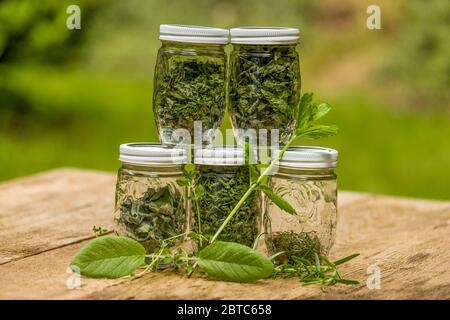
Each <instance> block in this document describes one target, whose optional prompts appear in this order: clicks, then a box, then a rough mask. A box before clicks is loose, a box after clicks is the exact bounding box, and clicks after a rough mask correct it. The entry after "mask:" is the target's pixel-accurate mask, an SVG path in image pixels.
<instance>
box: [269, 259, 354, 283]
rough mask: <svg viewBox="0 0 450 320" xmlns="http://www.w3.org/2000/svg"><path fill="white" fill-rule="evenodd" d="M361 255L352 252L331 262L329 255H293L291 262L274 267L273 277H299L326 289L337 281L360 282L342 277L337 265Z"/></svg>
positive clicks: (303, 281) (302, 280)
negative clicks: (310, 257) (311, 257)
mask: <svg viewBox="0 0 450 320" xmlns="http://www.w3.org/2000/svg"><path fill="white" fill-rule="evenodd" d="M357 256H359V254H357V253H356V254H352V255H350V256H347V257H345V258H342V259H339V260H337V261H334V262H331V261H329V260H328V258H327V257H325V256H321V255H318V254H317V253H314V255H313V257H314V260H313V261H311V260H310V259H306V258H304V257H297V256H291V259H290V261H291V262H287V261H286V262H284V263H283V264H281V265H278V266H276V267H275V268H274V272H273V277H278V276H281V277H284V278H291V277H298V278H299V279H300V281H301V282H302V283H303V284H305V285H310V284H317V285H320V286H321V287H322V289H324V287H325V286H331V285H334V284H336V283H342V284H359V282H358V281H356V280H350V279H345V278H342V276H341V275H340V273H339V271H338V269H337V266H338V265H341V264H343V263H345V262H347V261H350V260H352V259H354V258H356V257H357Z"/></svg>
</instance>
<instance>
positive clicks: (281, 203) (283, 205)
mask: <svg viewBox="0 0 450 320" xmlns="http://www.w3.org/2000/svg"><path fill="white" fill-rule="evenodd" d="M259 188H260V189H261V190H262V191H263V192H264V193H265V194H266V196H268V197H269V199H270V200H272V202H273V203H275V204H276V205H277V206H278V207H279V208H280V209H282V210H284V211H286V212H287V213H290V214H294V213H295V209H294V207H292V206H291V204H290V203H289V202H287V201H286V200H284V199H283V197H281V196H279V195H278V194H276V193H275V192H273V190H272V189H270V187H268V186H267V185H263V184H262V185H260V186H259Z"/></svg>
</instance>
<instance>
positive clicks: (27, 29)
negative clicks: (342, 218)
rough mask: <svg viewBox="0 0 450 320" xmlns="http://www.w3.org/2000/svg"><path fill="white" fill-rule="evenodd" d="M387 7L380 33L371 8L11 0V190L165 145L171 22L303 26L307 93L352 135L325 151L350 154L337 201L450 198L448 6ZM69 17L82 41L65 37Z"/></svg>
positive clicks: (0, 142) (250, 0)
mask: <svg viewBox="0 0 450 320" xmlns="http://www.w3.org/2000/svg"><path fill="white" fill-rule="evenodd" d="M378 3H379V5H380V7H381V9H382V30H377V31H370V30H367V29H366V27H365V23H366V18H367V14H366V8H367V6H368V5H369V4H372V2H371V1H369V0H360V1H356V0H340V1H335V0H323V1H320V2H318V1H317V2H316V1H314V2H313V1H307V0H283V1H281V0H280V1H275V2H274V1H272V0H270V1H269V0H259V1H256V0H246V1H239V0H229V1H225V0H197V1H195V4H194V3H193V2H191V1H183V0H170V1H162V0H161V1H157V0H148V1H144V0H128V1H120V0H109V1H107V0H68V1H61V0H44V1H35V0H2V1H1V2H0V166H1V167H2V170H1V171H0V180H5V179H10V178H13V177H17V176H21V175H27V174H30V173H34V172H38V171H42V170H45V169H50V168H53V167H58V166H77V167H83V168H94V169H103V170H115V169H117V167H118V166H119V163H118V161H117V156H118V145H119V144H120V143H124V142H130V141H156V139H157V134H156V128H155V125H154V120H153V115H152V110H151V95H152V92H151V91H152V80H151V79H152V73H153V68H154V62H155V57H156V51H157V49H158V47H159V45H160V43H159V40H158V31H159V25H160V24H161V23H179V24H195V25H210V26H217V27H224V28H230V27H234V26H245V25H247V26H248V25H269V26H298V27H300V29H301V43H300V46H299V51H300V56H301V64H302V65H301V69H302V77H303V80H304V82H303V84H304V88H303V89H302V90H303V91H309V90H313V91H315V92H316V95H317V96H318V99H320V98H322V99H323V100H327V101H330V102H331V103H332V104H333V106H334V110H333V112H332V115H331V119H328V120H329V121H335V122H336V123H337V124H338V125H339V126H340V129H341V130H340V134H339V135H338V136H337V137H335V138H331V139H329V140H326V141H324V142H323V143H322V145H329V146H334V147H336V148H338V149H339V151H340V165H339V169H338V176H339V184H340V188H341V189H352V190H362V191H373V192H378V193H391V194H397V195H407V196H416V197H430V198H442V199H450V194H449V192H448V187H447V183H448V181H449V180H450V177H449V175H450V173H449V172H448V170H446V168H448V167H449V166H450V157H449V154H450V150H449V148H450V146H449V144H448V141H447V137H448V136H449V135H450V131H449V130H450V129H449V128H450V119H449V116H448V109H449V108H448V94H449V90H448V87H449V78H448V77H449V58H448V57H449V56H450V55H449V53H450V52H449V50H450V49H449V45H450V41H448V40H449V32H450V31H449V30H450V29H449V28H448V24H449V19H448V18H449V2H448V1H445V0H432V1H427V2H421V1H418V0H414V1H407V0H401V1H395V2H394V1H388V0H379V1H378ZM71 4H77V5H79V6H80V7H81V26H82V28H81V30H68V29H67V28H66V19H67V17H68V14H67V13H66V9H67V6H68V5H71ZM379 72H384V78H383V81H382V83H381V86H380V84H379V83H377V81H376V79H377V78H376V75H377V74H379ZM386 79H392V81H393V83H392V84H389V85H388V82H386ZM394 88H401V89H402V91H401V93H402V94H401V95H400V99H398V98H397V97H396V96H395V95H392V96H391V91H392V89H394ZM430 97H431V98H430ZM418 101H424V103H420V104H421V105H423V106H425V107H426V110H427V111H430V112H427V113H423V112H421V111H418V110H416V108H414V106H415V105H416V104H419V102H418ZM401 104H404V105H410V106H412V108H409V109H405V108H399V105H401ZM437 106H440V108H439V107H437ZM222 127H223V129H225V128H229V127H230V122H229V119H228V118H226V119H225V121H224V124H223V126H222ZM430 185H431V186H432V187H430Z"/></svg>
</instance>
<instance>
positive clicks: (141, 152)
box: [114, 143, 188, 252]
mask: <svg viewBox="0 0 450 320" xmlns="http://www.w3.org/2000/svg"><path fill="white" fill-rule="evenodd" d="M120 160H121V162H122V167H121V168H120V169H119V172H118V177H117V185H116V201H115V215H114V221H115V223H116V231H117V233H118V234H119V235H122V236H127V237H130V238H132V239H134V240H136V241H138V242H140V243H141V244H142V245H143V246H144V247H145V249H146V250H147V252H152V251H153V249H154V248H155V247H157V246H159V245H160V242H161V241H162V240H164V239H167V238H169V237H173V236H175V235H179V234H182V233H183V232H185V231H186V227H187V220H188V218H187V214H188V213H187V205H186V192H187V190H186V187H181V186H179V185H178V184H177V183H176V180H177V179H178V178H180V177H183V171H182V165H183V164H184V163H186V162H187V156H186V152H185V150H183V149H169V148H164V147H162V146H161V145H159V144H150V143H129V144H123V145H121V146H120Z"/></svg>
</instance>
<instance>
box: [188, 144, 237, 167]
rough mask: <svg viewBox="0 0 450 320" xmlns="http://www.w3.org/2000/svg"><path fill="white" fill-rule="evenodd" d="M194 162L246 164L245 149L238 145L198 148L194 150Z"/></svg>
mask: <svg viewBox="0 0 450 320" xmlns="http://www.w3.org/2000/svg"><path fill="white" fill-rule="evenodd" d="M194 163H195V164H204V165H213V166H225V165H243V164H245V156H244V149H243V148H242V147H238V146H220V147H212V148H205V149H198V150H195V152H194Z"/></svg>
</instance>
